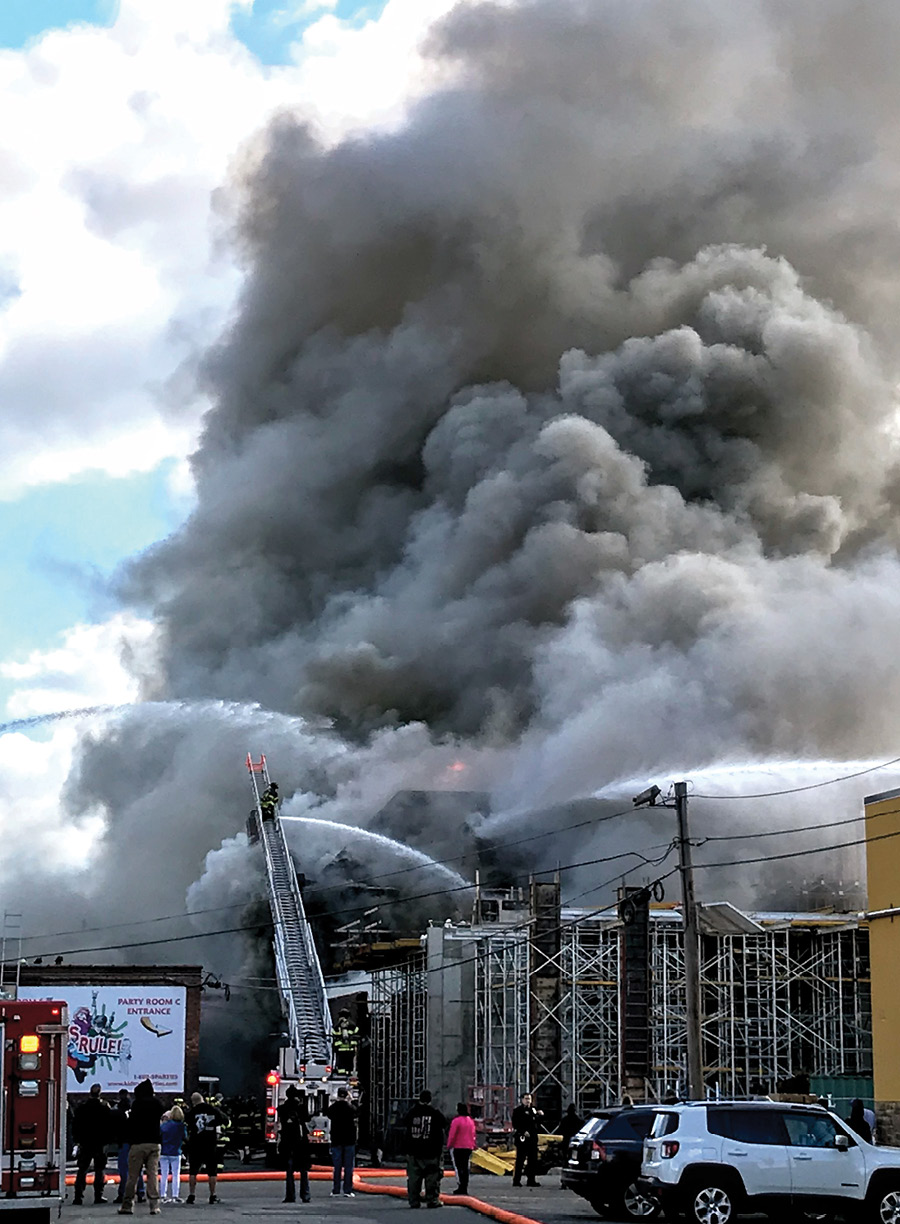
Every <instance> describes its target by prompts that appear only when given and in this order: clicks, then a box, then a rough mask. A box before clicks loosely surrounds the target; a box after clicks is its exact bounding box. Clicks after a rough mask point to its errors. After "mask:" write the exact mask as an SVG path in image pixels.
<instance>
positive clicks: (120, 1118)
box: [111, 1088, 146, 1203]
mask: <svg viewBox="0 0 900 1224" xmlns="http://www.w3.org/2000/svg"><path fill="white" fill-rule="evenodd" d="M130 1108H131V1096H130V1095H129V1092H128V1089H127V1088H120V1089H119V1096H118V1099H117V1101H116V1104H115V1107H114V1108H113V1109H112V1111H111V1113H112V1139H113V1142H114V1143H116V1144H118V1147H119V1155H118V1158H117V1160H116V1166H117V1169H118V1173H119V1190H118V1193H117V1194H116V1202H117V1203H121V1202H122V1200H123V1199H124V1197H125V1183H126V1182H127V1181H128V1111H129V1109H130ZM145 1197H146V1195H145V1194H144V1175H143V1174H141V1176H140V1178H139V1179H138V1184H137V1201H138V1202H139V1203H143V1201H144V1199H145Z"/></svg>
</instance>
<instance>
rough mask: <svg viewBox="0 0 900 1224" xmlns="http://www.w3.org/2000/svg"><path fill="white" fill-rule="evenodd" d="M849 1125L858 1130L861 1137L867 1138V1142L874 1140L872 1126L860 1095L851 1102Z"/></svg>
mask: <svg viewBox="0 0 900 1224" xmlns="http://www.w3.org/2000/svg"><path fill="white" fill-rule="evenodd" d="M847 1125H848V1126H849V1127H850V1129H851V1130H852V1131H856V1133H857V1135H859V1137H860V1139H865V1141H866V1143H871V1142H872V1128H871V1127H870V1126H869V1124H868V1122H867V1121H866V1115H865V1110H864V1108H863V1103H862V1101H861V1100H860V1099H859V1097H856V1099H855V1100H853V1101H852V1102H851V1103H850V1117H849V1118H848V1119H847Z"/></svg>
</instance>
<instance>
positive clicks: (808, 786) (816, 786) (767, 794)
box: [690, 756, 900, 800]
mask: <svg viewBox="0 0 900 1224" xmlns="http://www.w3.org/2000/svg"><path fill="white" fill-rule="evenodd" d="M892 765H900V756H898V757H892V758H891V760H890V761H881V762H880V763H879V764H877V765H868V766H867V767H866V768H865V769H857V770H856V771H855V772H854V773H848V774H841V775H840V776H839V777H837V778H826V779H824V780H823V781H821V782H807V783H805V784H804V785H803V786H788V787H785V788H784V789H783V790H773V791H757V792H756V793H751V794H749V795H704V794H702V793H701V792H691V795H690V797H691V798H692V799H728V800H731V799H777V798H780V797H781V796H782V795H799V794H801V793H802V792H803V791H811V790H820V789H821V788H822V787H823V786H835V785H836V784H837V783H838V782H852V780H853V779H854V778H863V777H865V776H866V774H870V773H877V772H878V770H879V769H890V767H891V766H892Z"/></svg>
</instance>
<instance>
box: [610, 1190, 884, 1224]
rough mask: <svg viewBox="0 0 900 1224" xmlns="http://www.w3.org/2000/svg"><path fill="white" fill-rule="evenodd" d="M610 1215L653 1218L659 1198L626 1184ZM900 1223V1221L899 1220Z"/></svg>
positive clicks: (619, 1217) (612, 1206) (634, 1218)
mask: <svg viewBox="0 0 900 1224" xmlns="http://www.w3.org/2000/svg"><path fill="white" fill-rule="evenodd" d="M609 1207H610V1215H612V1216H613V1217H614V1218H615V1219H622V1220H653V1219H655V1218H656V1217H657V1216H658V1215H659V1210H660V1208H659V1200H658V1199H656V1198H654V1197H653V1195H652V1194H647V1193H646V1192H645V1191H644V1190H642V1189H641V1188H640V1186H639V1185H638V1184H637V1182H632V1183H631V1185H630V1186H626V1187H625V1189H624V1190H623V1191H622V1193H621V1194H619V1195H617V1196H616V1198H614V1199H613V1201H612V1202H611V1203H610V1205H609ZM898 1224H900V1221H898Z"/></svg>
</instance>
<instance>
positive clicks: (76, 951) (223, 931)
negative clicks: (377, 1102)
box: [29, 850, 651, 956]
mask: <svg viewBox="0 0 900 1224" xmlns="http://www.w3.org/2000/svg"><path fill="white" fill-rule="evenodd" d="M635 857H636V858H638V859H640V860H641V862H640V863H637V864H635V866H634V868H629V869H628V870H629V871H631V870H635V871H636V870H638V869H639V868H640V867H641V866H645V865H647V864H648V863H651V860H649V859H647V858H646V857H645V856H644V855H642V854H641V853H640V851H637V850H623V851H620V852H619V853H618V854H608V855H604V856H603V857H601V858H595V859H584V860H581V861H579V862H576V863H566V864H564V865H562V866H559V867H556V868H553V870H555V871H560V872H562V871H575V870H577V869H578V868H580V867H595V866H597V865H599V864H600V863H612V862H615V861H616V860H617V859H624V858H635ZM533 874H534V873H533V872H529V873H528V876H524V877H523V876H521V875H520V876H518V877H514V879H523V878H525V879H527V878H529V877H530V876H531V875H533ZM538 874H540V873H538ZM617 878H618V875H616V876H614V877H613V879H617ZM471 888H472V885H470V884H466V885H462V886H457V887H455V888H442V889H440V890H437V891H434V892H427V893H419V894H418V895H413V896H411V897H403V898H396V899H393V900H389V901H384V902H381V903H380V904H379V906H378V908H379V909H380V908H383V907H384V906H387V905H407V904H409V903H410V902H412V901H422V900H428V899H431V898H433V897H443V896H446V895H447V894H449V893H457V892H469V891H470V889H471ZM371 909H372V906H371V905H360V906H357V907H355V908H351V909H345V910H343V911H342V912H343V915H347V914H352V913H358V912H363V913H365V912H366V911H368V910H371ZM272 926H273V923H272V920H271V919H270V918H269V919H260V921H258V922H251V923H245V924H243V925H241V926H234V927H223V928H220V929H217V930H214V931H192V932H190V933H189V934H187V935H170V936H166V937H165V938H162V939H149V940H145V939H137V940H134V941H133V942H127V943H117V944H104V945H100V946H97V945H94V946H91V947H87V948H83V947H82V948H63V949H59V948H54V949H53V954H55V955H58V956H77V955H82V954H83V953H87V952H116V951H121V950H123V949H126V948H140V947H155V946H157V945H160V944H166V943H183V942H184V941H186V940H190V939H208V938H210V937H212V936H214V935H233V934H235V933H237V932H240V931H257V930H260V929H262V928H266V927H272ZM35 938H36V937H35ZM50 954H51V953H49V952H38V953H33V952H32V953H30V954H29V955H30V956H34V955H44V956H48V955H50Z"/></svg>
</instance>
